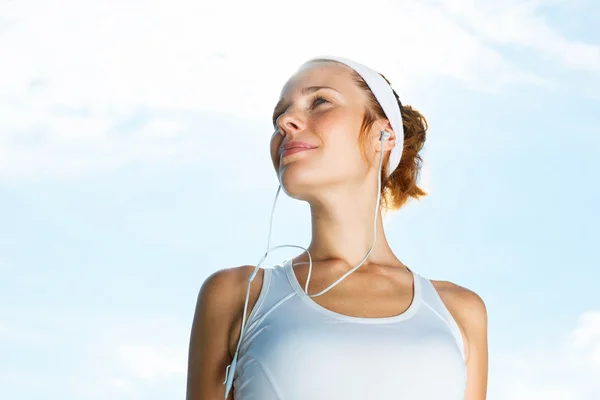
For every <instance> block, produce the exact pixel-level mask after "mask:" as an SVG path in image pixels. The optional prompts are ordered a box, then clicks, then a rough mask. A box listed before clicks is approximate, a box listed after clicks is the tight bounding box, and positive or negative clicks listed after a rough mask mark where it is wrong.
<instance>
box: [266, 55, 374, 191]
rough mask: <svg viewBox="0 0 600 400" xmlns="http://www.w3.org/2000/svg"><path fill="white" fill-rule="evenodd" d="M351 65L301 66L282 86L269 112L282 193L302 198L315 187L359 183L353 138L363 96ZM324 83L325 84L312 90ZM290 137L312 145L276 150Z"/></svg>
mask: <svg viewBox="0 0 600 400" xmlns="http://www.w3.org/2000/svg"><path fill="white" fill-rule="evenodd" d="M350 72H351V69H350V68H349V67H347V66H345V65H342V64H339V63H335V62H312V63H309V64H305V65H303V66H302V67H301V68H300V69H299V70H298V72H297V73H296V74H294V75H293V76H292V77H291V78H290V79H289V80H288V82H287V83H286V84H285V86H284V87H283V89H282V91H281V96H280V101H279V103H278V105H277V106H276V107H275V110H274V114H273V116H274V119H275V120H276V121H275V133H274V134H273V137H272V138H271V158H272V161H273V165H274V167H275V171H276V172H277V173H278V175H279V178H280V182H281V184H282V186H283V188H284V190H285V191H286V193H287V194H288V195H289V196H291V197H293V198H296V199H302V200H308V199H310V198H311V197H313V196H312V194H315V193H318V192H319V189H320V188H323V187H328V188H331V187H332V185H338V184H348V183H351V182H355V181H356V182H357V181H362V180H363V179H364V176H365V174H366V172H367V170H368V166H367V163H365V161H364V160H363V158H362V156H361V152H360V148H359V143H358V137H359V131H360V127H361V124H362V120H363V116H364V109H365V108H364V107H365V104H366V97H365V95H364V94H363V93H362V92H361V90H360V89H359V88H358V87H357V86H356V84H355V83H354V82H353V81H352V78H351V76H350ZM321 86H326V87H329V88H330V89H328V88H321V89H317V87H321ZM292 141H299V142H304V143H307V144H308V145H311V146H313V147H314V148H312V149H310V150H304V151H300V152H294V151H291V152H290V151H288V152H286V153H283V154H282V153H281V152H282V148H283V146H285V145H289V144H291V143H290V142H292Z"/></svg>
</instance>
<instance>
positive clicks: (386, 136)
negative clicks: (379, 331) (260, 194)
mask: <svg viewBox="0 0 600 400" xmlns="http://www.w3.org/2000/svg"><path fill="white" fill-rule="evenodd" d="M390 138H391V134H390V133H389V132H388V131H381V135H380V137H379V141H380V142H381V152H380V156H379V168H378V172H377V205H376V208H375V218H374V221H373V244H372V245H371V248H370V249H369V251H368V252H367V254H366V255H365V257H364V258H363V260H362V261H361V262H360V263H359V264H358V265H357V266H355V267H354V268H352V269H351V270H350V271H348V272H346V273H345V274H344V275H342V276H341V277H340V278H338V279H337V280H336V281H335V282H333V284H331V285H330V286H328V287H327V288H325V289H324V290H322V291H321V292H319V293H316V294H312V295H310V294H308V283H309V282H310V275H311V272H312V256H311V255H310V252H309V251H308V249H307V248H305V247H302V246H298V245H279V246H274V247H272V248H270V247H269V244H270V243H271V233H272V231H273V214H274V212H275V205H276V204H277V198H278V197H279V193H280V191H281V181H280V183H279V187H278V188H277V193H276V194H275V201H274V202H273V208H272V209H271V220H270V223H269V236H268V239H267V251H266V253H265V254H264V255H263V256H262V258H261V259H260V260H259V262H258V263H257V264H256V267H255V269H254V272H253V273H252V274H251V275H250V277H249V278H248V288H247V290H246V302H245V304H244V313H243V314H242V326H241V332H240V337H239V339H238V344H237V348H236V350H235V354H234V356H233V360H232V362H231V364H229V365H228V366H227V368H226V369H225V381H224V382H223V383H224V384H225V400H226V399H227V397H228V395H229V391H230V390H231V387H232V385H233V379H234V377H235V367H236V365H237V359H238V351H239V349H240V344H241V343H242V338H243V336H244V332H245V327H246V313H247V308H248V300H249V297H250V284H251V282H252V281H253V280H254V277H255V276H256V274H257V273H258V270H259V268H260V265H261V264H262V262H263V261H264V260H265V259H266V258H267V255H268V254H269V252H270V251H271V250H275V249H278V248H282V247H296V248H299V249H303V250H304V251H305V252H306V254H308V259H309V267H308V275H307V278H306V285H305V287H304V291H305V292H306V294H307V295H308V296H309V297H316V296H320V295H322V294H323V293H326V292H327V291H329V290H330V289H331V288H333V287H334V286H335V285H337V284H338V283H340V282H341V281H342V280H343V279H344V278H346V277H347V276H348V275H350V274H351V273H352V272H354V271H356V270H357V269H358V268H359V267H360V266H361V265H362V264H363V263H364V262H365V261H366V259H367V258H368V257H369V255H370V254H371V252H372V251H373V248H374V247H375V242H376V240H377V215H378V212H379V203H380V198H381V167H382V164H383V141H384V140H390Z"/></svg>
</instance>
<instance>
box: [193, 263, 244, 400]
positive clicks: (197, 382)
mask: <svg viewBox="0 0 600 400" xmlns="http://www.w3.org/2000/svg"><path fill="white" fill-rule="evenodd" d="M238 275H239V271H237V269H236V268H228V269H224V270H219V271H217V272H214V273H213V274H212V275H210V276H209V277H208V278H207V279H206V280H205V281H204V283H203V284H202V287H201V288H200V291H199V293H198V299H197V302H196V309H195V312H194V319H193V323H192V329H191V334H190V344H189V352H188V371H187V390H186V399H187V400H223V398H224V396H225V384H224V383H223V381H224V380H225V369H226V368H227V365H229V364H230V363H231V354H230V352H229V336H230V331H231V326H232V322H233V316H234V314H235V309H236V306H237V304H236V302H237V300H238V295H239V293H238V292H239V290H238V289H239V288H238V287H237V286H238V282H239V278H238ZM228 400H233V391H230V393H229V396H228Z"/></svg>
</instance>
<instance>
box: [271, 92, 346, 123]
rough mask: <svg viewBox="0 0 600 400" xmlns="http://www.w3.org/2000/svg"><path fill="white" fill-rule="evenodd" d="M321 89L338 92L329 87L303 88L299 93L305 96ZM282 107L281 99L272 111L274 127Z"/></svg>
mask: <svg viewBox="0 0 600 400" xmlns="http://www.w3.org/2000/svg"><path fill="white" fill-rule="evenodd" d="M321 89H331V90H335V91H336V92H338V93H339V90H337V89H335V88H332V87H331V86H307V87H305V88H302V90H301V92H302V94H307V93H313V92H316V91H317V90H321ZM283 105H284V104H283V99H281V100H279V102H278V103H277V105H276V106H275V109H274V110H273V125H275V119H276V117H277V114H278V112H279V111H280V110H281V109H282V108H283Z"/></svg>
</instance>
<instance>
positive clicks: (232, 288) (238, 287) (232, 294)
mask: <svg viewBox="0 0 600 400" xmlns="http://www.w3.org/2000/svg"><path fill="white" fill-rule="evenodd" d="M255 268H256V267H255V266H253V265H242V266H239V267H229V268H224V269H221V270H218V271H215V272H213V273H212V274H211V275H209V276H208V278H206V280H205V281H204V283H203V284H202V287H201V288H200V293H199V295H198V301H199V303H203V304H204V307H203V308H204V309H205V311H206V312H209V313H211V312H212V313H218V314H220V315H223V314H227V315H229V317H230V321H232V322H233V320H234V319H235V317H236V315H237V314H238V312H239V311H240V310H241V308H243V305H244V302H245V299H246V289H247V287H248V279H249V278H250V276H251V275H252V273H253V272H254V270H255ZM263 276H264V269H263V268H259V270H258V272H257V273H256V276H255V277H254V280H253V281H252V283H251V286H250V299H249V301H250V304H249V305H251V304H252V302H251V300H252V299H253V297H258V294H259V292H260V286H261V284H262V280H263ZM257 289H258V290H257ZM254 295H256V296H254ZM254 300H256V299H254Z"/></svg>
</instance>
